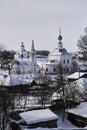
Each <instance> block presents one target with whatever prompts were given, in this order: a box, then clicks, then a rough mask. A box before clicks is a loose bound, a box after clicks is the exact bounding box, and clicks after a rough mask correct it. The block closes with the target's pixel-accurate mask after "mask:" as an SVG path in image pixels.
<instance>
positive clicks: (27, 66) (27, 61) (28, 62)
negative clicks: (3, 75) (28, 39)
mask: <svg viewBox="0 0 87 130" xmlns="http://www.w3.org/2000/svg"><path fill="white" fill-rule="evenodd" d="M39 71H40V67H39V66H38V65H37V60H36V51H35V49H34V41H33V40H32V46H31V51H30V52H28V51H27V50H26V49H25V46H24V43H23V42H22V43H21V49H20V51H19V52H18V53H16V55H15V60H14V64H13V67H12V70H11V73H13V74H36V73H39Z"/></svg>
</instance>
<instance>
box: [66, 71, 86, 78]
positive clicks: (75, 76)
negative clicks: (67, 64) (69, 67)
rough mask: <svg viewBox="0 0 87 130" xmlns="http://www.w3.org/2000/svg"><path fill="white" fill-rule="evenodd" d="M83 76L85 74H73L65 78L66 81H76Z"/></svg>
mask: <svg viewBox="0 0 87 130" xmlns="http://www.w3.org/2000/svg"><path fill="white" fill-rule="evenodd" d="M84 74H86V73H84V72H75V73H73V74H72V75H69V76H68V77H67V78H68V79H78V78H80V77H81V76H83V75H84Z"/></svg>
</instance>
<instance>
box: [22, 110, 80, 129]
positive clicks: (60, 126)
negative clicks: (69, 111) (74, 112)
mask: <svg viewBox="0 0 87 130" xmlns="http://www.w3.org/2000/svg"><path fill="white" fill-rule="evenodd" d="M58 117H59V118H58V121H57V126H58V128H42V127H38V128H33V129H30V128H23V130H58V129H59V130H61V129H62V130H67V129H68V130H70V129H71V130H72V129H73V130H75V129H77V128H78V127H77V126H75V125H74V124H72V123H71V122H70V121H69V120H68V119H66V117H65V119H64V121H63V120H62V113H61V112H60V113H58Z"/></svg>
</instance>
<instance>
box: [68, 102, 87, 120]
mask: <svg viewBox="0 0 87 130" xmlns="http://www.w3.org/2000/svg"><path fill="white" fill-rule="evenodd" d="M68 112H69V113H72V114H76V115H79V116H82V117H85V118H87V102H83V103H81V104H80V105H78V106H77V107H75V108H72V109H69V110H68Z"/></svg>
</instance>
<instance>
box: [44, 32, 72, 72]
mask: <svg viewBox="0 0 87 130" xmlns="http://www.w3.org/2000/svg"><path fill="white" fill-rule="evenodd" d="M58 40H59V42H58V48H55V49H54V50H53V51H52V52H51V53H50V54H49V56H48V60H49V61H48V62H47V63H46V65H45V68H46V73H53V74H56V73H57V74H58V72H59V68H60V66H62V70H63V73H69V72H70V71H71V65H72V56H71V54H69V53H68V52H67V50H66V49H65V48H63V43H62V42H61V40H62V36H61V30H60V31H59V37H58Z"/></svg>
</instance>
